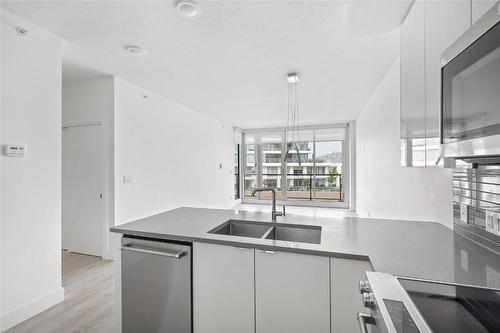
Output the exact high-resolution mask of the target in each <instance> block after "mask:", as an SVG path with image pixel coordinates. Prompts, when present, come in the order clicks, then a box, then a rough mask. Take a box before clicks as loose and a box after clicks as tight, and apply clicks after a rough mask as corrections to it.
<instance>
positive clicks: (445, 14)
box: [425, 1, 471, 166]
mask: <svg viewBox="0 0 500 333" xmlns="http://www.w3.org/2000/svg"><path fill="white" fill-rule="evenodd" d="M470 5H471V4H470V2H469V1H426V2H425V77H426V80H425V81H426V91H425V101H426V105H425V112H426V114H425V119H426V124H425V128H426V133H425V137H426V165H427V166H434V165H435V163H436V161H437V159H438V158H439V155H440V147H439V127H440V125H439V119H440V114H441V54H442V53H443V51H444V50H446V49H447V48H448V47H449V46H450V45H451V44H452V43H453V42H455V40H457V39H458V37H460V36H461V35H462V34H463V33H464V32H465V30H467V29H468V28H469V27H470V22H471V8H470Z"/></svg>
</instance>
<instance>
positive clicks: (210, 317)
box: [193, 243, 255, 333]
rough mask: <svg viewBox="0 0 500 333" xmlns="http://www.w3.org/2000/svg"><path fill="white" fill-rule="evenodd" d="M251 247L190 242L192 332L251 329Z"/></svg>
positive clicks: (228, 332) (243, 332)
mask: <svg viewBox="0 0 500 333" xmlns="http://www.w3.org/2000/svg"><path fill="white" fill-rule="evenodd" d="M254 314H255V312H254V249H248V248H238V247H234V246H224V245H214V244H205V243H193V326H194V333H204V332H206V333H214V332H217V333H234V332H241V333H254V332H255V329H254V325H255V318H254Z"/></svg>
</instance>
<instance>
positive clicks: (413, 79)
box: [400, 0, 484, 167]
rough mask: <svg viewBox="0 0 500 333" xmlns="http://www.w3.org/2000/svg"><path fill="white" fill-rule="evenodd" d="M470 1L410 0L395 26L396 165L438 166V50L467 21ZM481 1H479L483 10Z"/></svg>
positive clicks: (439, 95) (439, 87)
mask: <svg viewBox="0 0 500 333" xmlns="http://www.w3.org/2000/svg"><path fill="white" fill-rule="evenodd" d="M474 2H483V1H476V0H473V2H472V3H471V2H470V0H463V1H424V0H416V1H415V2H414V4H413V6H412V8H411V10H410V12H409V13H408V15H407V17H406V19H405V21H404V22H403V24H402V25H401V43H400V47H401V165H403V166H408V167H436V166H442V160H441V161H439V155H440V139H439V132H440V120H439V119H440V110H441V54H442V53H443V51H444V50H446V49H447V48H448V47H449V46H450V45H451V44H452V43H453V42H454V41H455V40H456V39H457V38H458V37H460V35H461V34H462V33H464V32H465V30H467V29H468V28H469V27H470V26H471V21H472V16H471V12H472V11H473V10H474V9H472V11H471V5H473V6H472V8H474V5H476V6H479V5H478V4H474ZM483 6H484V4H481V5H480V7H481V10H483V9H482V8H483Z"/></svg>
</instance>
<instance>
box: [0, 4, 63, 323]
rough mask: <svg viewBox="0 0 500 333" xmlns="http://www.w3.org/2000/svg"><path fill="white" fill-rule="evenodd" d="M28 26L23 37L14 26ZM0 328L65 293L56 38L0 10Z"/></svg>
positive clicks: (59, 104)
mask: <svg viewBox="0 0 500 333" xmlns="http://www.w3.org/2000/svg"><path fill="white" fill-rule="evenodd" d="M17 25H19V26H22V27H24V28H26V29H28V31H29V32H28V35H27V36H26V37H20V36H18V35H17V34H16V31H15V26H17ZM1 56H2V59H1V67H2V68H1V76H2V84H1V93H2V101H1V107H2V109H1V143H2V145H3V144H25V145H26V146H27V156H26V157H25V158H12V157H6V156H3V155H2V157H1V164H2V167H1V183H2V187H1V207H2V212H1V228H2V233H1V246H2V248H1V256H2V266H1V276H2V279H1V280H2V281H1V282H2V285H1V288H2V290H1V304H2V313H1V316H2V331H3V330H6V329H7V328H9V327H11V326H13V325H15V324H17V323H19V322H21V321H23V320H25V319H27V318H29V317H31V316H32V315H34V314H36V313H38V312H40V311H42V310H45V309H46V308H48V307H50V306H52V305H54V304H56V303H58V302H60V301H62V300H63V298H64V290H63V288H62V287H61V57H62V49H61V40H60V39H59V38H57V37H56V36H54V35H51V34H49V33H47V32H45V31H43V30H41V29H40V28H38V27H36V26H33V25H32V24H29V23H27V22H25V21H23V20H21V19H20V18H18V17H16V16H14V15H11V14H10V13H8V12H6V11H3V12H2V32H1Z"/></svg>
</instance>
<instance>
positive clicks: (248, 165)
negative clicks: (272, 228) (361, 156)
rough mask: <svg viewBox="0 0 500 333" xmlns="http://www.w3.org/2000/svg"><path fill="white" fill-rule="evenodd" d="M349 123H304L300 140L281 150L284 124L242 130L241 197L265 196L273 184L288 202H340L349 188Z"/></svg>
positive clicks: (341, 202)
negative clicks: (322, 125)
mask: <svg viewBox="0 0 500 333" xmlns="http://www.w3.org/2000/svg"><path fill="white" fill-rule="evenodd" d="M347 133H348V127H347V125H345V126H339V127H333V128H304V129H303V130H302V131H301V132H300V139H301V142H299V143H298V145H297V147H294V149H293V150H290V151H289V152H288V155H287V154H286V147H285V130H284V129H276V130H265V131H259V130H252V131H245V132H244V135H243V137H244V139H243V147H244V148H243V160H244V162H243V165H244V166H245V167H244V170H243V180H244V181H243V183H244V184H243V185H244V201H245V202H252V201H253V200H269V199H270V197H271V196H270V193H269V192H263V193H260V192H259V193H258V194H257V196H256V197H252V196H251V192H252V190H253V189H254V188H256V187H267V188H272V189H274V190H275V191H276V194H277V198H279V199H281V200H284V201H287V202H288V203H292V202H296V203H299V204H305V205H307V204H311V205H315V204H317V203H324V204H327V205H329V203H331V205H332V206H342V207H345V206H346V205H347V203H346V197H348V196H346V193H348V190H349V189H348V178H347V171H348V149H349V142H348V139H347V138H348V135H347Z"/></svg>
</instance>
